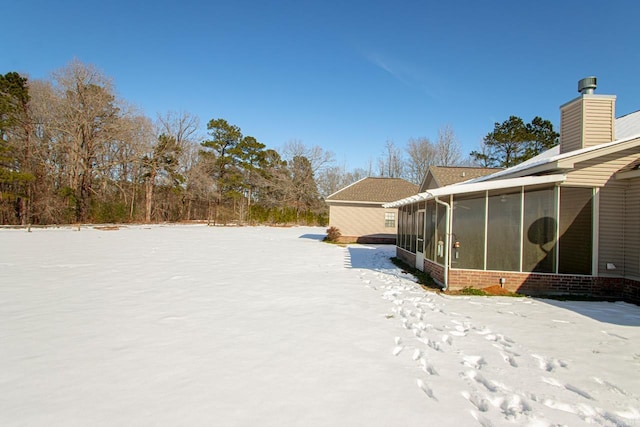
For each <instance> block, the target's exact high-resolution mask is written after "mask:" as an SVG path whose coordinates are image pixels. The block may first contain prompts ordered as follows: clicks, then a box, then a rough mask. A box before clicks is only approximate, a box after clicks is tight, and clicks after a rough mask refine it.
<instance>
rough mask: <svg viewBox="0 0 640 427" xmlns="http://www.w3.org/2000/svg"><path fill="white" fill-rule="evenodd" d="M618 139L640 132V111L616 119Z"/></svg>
mask: <svg viewBox="0 0 640 427" xmlns="http://www.w3.org/2000/svg"><path fill="white" fill-rule="evenodd" d="M615 126H616V140H618V139H627V138H629V137H632V136H637V135H638V134H640V111H636V112H634V113H630V114H627V115H625V116H622V117H618V118H617V119H616V125H615Z"/></svg>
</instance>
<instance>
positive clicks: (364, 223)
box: [329, 205, 398, 236]
mask: <svg viewBox="0 0 640 427" xmlns="http://www.w3.org/2000/svg"><path fill="white" fill-rule="evenodd" d="M385 212H394V213H395V218H396V226H395V227H393V228H390V227H385V226H384V214H385ZM329 226H330V227H337V228H338V229H339V230H340V233H341V234H342V235H343V236H368V235H376V234H396V231H397V226H398V210H397V209H384V208H382V207H380V206H373V205H369V206H354V205H346V206H342V205H331V206H329Z"/></svg>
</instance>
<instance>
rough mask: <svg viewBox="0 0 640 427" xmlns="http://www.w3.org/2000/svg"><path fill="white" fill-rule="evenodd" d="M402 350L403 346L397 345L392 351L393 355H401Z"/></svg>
mask: <svg viewBox="0 0 640 427" xmlns="http://www.w3.org/2000/svg"><path fill="white" fill-rule="evenodd" d="M402 350H404V346H403V345H397V346H396V347H395V348H394V349H393V355H394V356H397V355H399V354H400V353H402Z"/></svg>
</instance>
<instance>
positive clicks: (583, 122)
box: [560, 77, 616, 153]
mask: <svg viewBox="0 0 640 427" xmlns="http://www.w3.org/2000/svg"><path fill="white" fill-rule="evenodd" d="M595 88H596V78H595V77H587V78H584V79H582V80H580V81H579V82H578V92H580V96H578V97H577V98H575V99H573V100H571V101H569V102H567V103H566V104H564V105H562V106H560V153H566V152H568V151H573V150H579V149H581V148H586V147H591V146H594V145H597V144H602V143H605V142H611V141H613V140H614V139H615V127H614V121H615V114H616V97H615V95H594V93H593V91H594V89H595Z"/></svg>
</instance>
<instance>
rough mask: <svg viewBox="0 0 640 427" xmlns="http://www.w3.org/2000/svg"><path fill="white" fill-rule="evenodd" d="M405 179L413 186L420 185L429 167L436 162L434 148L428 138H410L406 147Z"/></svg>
mask: <svg viewBox="0 0 640 427" xmlns="http://www.w3.org/2000/svg"><path fill="white" fill-rule="evenodd" d="M406 152H407V161H406V174H405V175H406V177H407V179H408V180H409V181H411V182H413V183H414V184H418V185H420V183H422V180H423V179H424V176H425V174H426V173H427V170H428V169H429V166H431V165H434V164H435V161H436V148H435V147H434V145H433V144H432V143H431V141H430V140H429V138H411V139H410V140H409V142H408V143H407V147H406Z"/></svg>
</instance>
